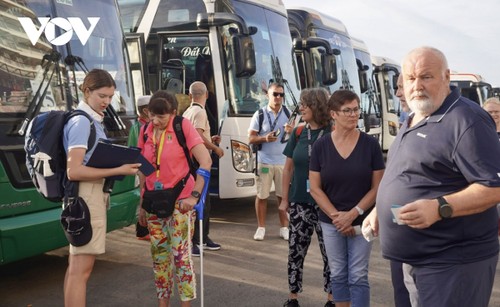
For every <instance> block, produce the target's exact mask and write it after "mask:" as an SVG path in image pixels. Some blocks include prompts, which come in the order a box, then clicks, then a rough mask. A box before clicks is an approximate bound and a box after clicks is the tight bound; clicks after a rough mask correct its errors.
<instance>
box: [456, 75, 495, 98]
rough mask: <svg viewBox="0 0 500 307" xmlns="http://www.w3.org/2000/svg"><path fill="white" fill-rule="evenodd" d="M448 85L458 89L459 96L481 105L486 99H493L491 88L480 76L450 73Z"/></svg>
mask: <svg viewBox="0 0 500 307" xmlns="http://www.w3.org/2000/svg"><path fill="white" fill-rule="evenodd" d="M450 84H451V85H452V86H456V87H458V88H459V89H460V94H461V95H462V96H464V97H467V98H469V99H470V100H472V101H475V102H477V103H478V104H479V105H481V106H482V105H483V103H484V102H485V101H486V99H488V98H490V97H493V88H492V87H491V84H489V83H487V82H486V81H485V80H484V79H483V77H481V75H478V74H471V73H460V72H451V74H450Z"/></svg>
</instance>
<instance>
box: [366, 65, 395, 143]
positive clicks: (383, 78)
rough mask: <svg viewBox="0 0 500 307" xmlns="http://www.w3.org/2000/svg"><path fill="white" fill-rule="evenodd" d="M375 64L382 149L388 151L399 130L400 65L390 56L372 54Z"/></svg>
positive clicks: (374, 76) (374, 72) (374, 71)
mask: <svg viewBox="0 0 500 307" xmlns="http://www.w3.org/2000/svg"><path fill="white" fill-rule="evenodd" d="M371 60H372V64H373V80H374V85H375V92H376V93H377V95H378V100H379V101H380V102H381V105H382V110H384V111H383V116H382V142H381V146H382V150H383V151H384V152H387V151H388V150H389V147H390V146H391V144H392V142H393V141H394V139H395V138H396V134H398V131H399V116H400V115H401V104H400V102H399V98H398V97H396V91H397V88H398V87H397V84H398V77H399V73H400V71H401V67H400V65H399V64H398V63H397V62H396V61H394V60H391V59H389V58H386V57H381V56H371Z"/></svg>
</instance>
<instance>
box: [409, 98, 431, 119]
mask: <svg viewBox="0 0 500 307" xmlns="http://www.w3.org/2000/svg"><path fill="white" fill-rule="evenodd" d="M407 103H408V105H409V106H410V109H411V110H412V111H414V112H417V113H420V114H421V115H424V116H429V115H431V114H432V113H433V112H434V111H435V108H434V104H433V103H432V101H431V100H430V99H428V98H427V99H424V100H422V99H419V100H410V101H407Z"/></svg>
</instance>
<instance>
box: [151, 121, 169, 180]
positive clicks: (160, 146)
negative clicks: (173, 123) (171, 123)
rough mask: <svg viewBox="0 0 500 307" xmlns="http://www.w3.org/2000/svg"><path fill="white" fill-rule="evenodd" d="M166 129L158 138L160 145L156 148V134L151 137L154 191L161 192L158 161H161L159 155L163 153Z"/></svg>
mask: <svg viewBox="0 0 500 307" xmlns="http://www.w3.org/2000/svg"><path fill="white" fill-rule="evenodd" d="M166 132H167V129H165V130H163V132H162V134H161V136H160V144H159V146H158V147H157V146H156V134H155V135H154V136H153V146H154V148H155V149H156V150H155V158H156V181H155V184H154V189H155V190H163V184H162V183H161V181H160V161H161V153H162V151H163V144H164V143H165V133H166Z"/></svg>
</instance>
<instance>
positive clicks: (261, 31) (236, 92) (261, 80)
mask: <svg viewBox="0 0 500 307" xmlns="http://www.w3.org/2000/svg"><path fill="white" fill-rule="evenodd" d="M234 5H235V9H236V13H237V14H238V15H240V16H241V17H242V18H243V19H244V20H245V22H246V23H247V25H248V26H254V27H257V28H258V31H257V33H256V34H254V35H252V39H253V43H254V46H255V60H256V64H257V70H256V73H255V74H254V75H253V76H252V77H250V78H247V79H246V78H237V77H236V76H235V74H234V73H232V70H231V67H230V66H228V67H227V71H228V82H229V83H230V84H232V86H229V87H228V88H229V93H228V95H229V99H230V102H231V108H230V110H229V112H230V113H229V115H232V116H240V115H243V116H245V115H248V116H250V115H252V114H254V113H255V111H257V110H258V109H259V108H261V107H262V106H264V105H266V104H267V102H268V101H267V96H266V91H267V86H268V84H269V82H270V81H272V80H276V76H275V74H276V73H278V74H279V73H281V75H282V76H283V79H285V80H286V81H287V83H288V84H289V88H290V90H291V91H292V92H293V95H295V97H298V96H297V95H298V91H299V87H298V80H297V74H296V72H295V70H294V67H296V65H289V64H285V63H293V62H294V61H295V57H294V56H293V50H292V48H291V45H292V44H291V38H290V31H289V28H288V21H287V19H286V17H285V16H282V15H280V14H278V13H276V12H274V11H271V10H266V9H263V8H262V7H259V6H256V5H251V4H248V3H242V2H237V1H235V2H234ZM230 31H231V30H229V28H228V27H224V33H222V35H223V44H224V42H230V40H229V37H228V35H229V33H230ZM229 50H230V49H229V48H225V57H226V63H228V62H229V63H230V61H229V60H227V59H229V58H230V53H229V52H228V51H229ZM273 62H274V66H275V67H277V66H279V68H280V69H281V72H277V71H276V70H275V69H273ZM278 63H279V64H278ZM278 70H279V69H278ZM285 104H286V105H287V106H289V107H292V106H293V101H292V99H291V93H289V92H287V93H286V94H285Z"/></svg>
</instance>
